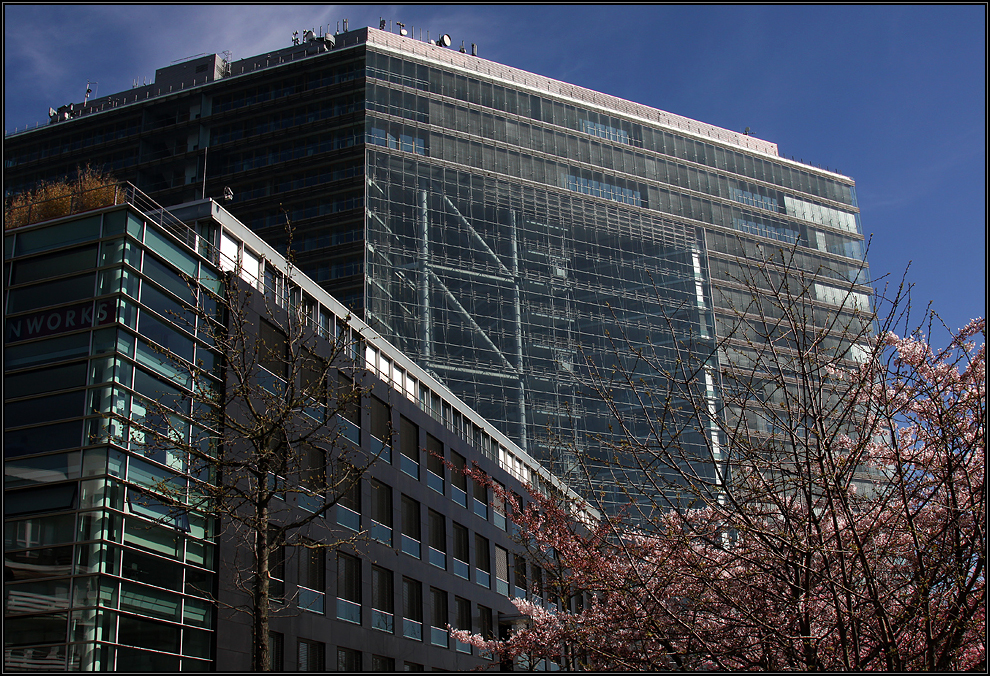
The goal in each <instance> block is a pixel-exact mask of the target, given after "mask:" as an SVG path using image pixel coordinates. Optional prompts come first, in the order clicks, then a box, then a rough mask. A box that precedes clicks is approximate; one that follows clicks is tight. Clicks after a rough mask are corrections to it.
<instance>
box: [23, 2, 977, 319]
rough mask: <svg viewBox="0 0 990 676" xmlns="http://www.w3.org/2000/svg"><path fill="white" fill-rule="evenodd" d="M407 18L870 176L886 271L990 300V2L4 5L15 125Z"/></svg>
mask: <svg viewBox="0 0 990 676" xmlns="http://www.w3.org/2000/svg"><path fill="white" fill-rule="evenodd" d="M380 18H384V19H386V20H387V21H402V22H403V23H405V24H406V27H407V29H411V30H413V31H414V33H413V34H414V35H415V36H416V37H419V35H420V33H422V36H423V38H424V39H425V38H426V35H427V31H429V35H430V37H432V38H436V37H437V35H438V34H441V33H448V34H450V36H451V38H452V39H453V44H454V47H455V48H456V47H458V46H460V44H461V42H462V41H463V42H464V43H465V44H466V45H468V46H470V44H471V43H477V44H478V45H479V56H480V57H481V58H486V59H491V60H493V61H498V62H501V63H505V64H508V65H511V66H516V67H518V68H522V69H525V70H528V71H531V72H534V73H539V74H541V75H546V76H549V77H552V78H555V79H559V80H564V81H566V82H572V83H574V84H578V85H581V86H584V87H588V88H591V89H596V90H599V91H603V92H606V93H609V94H613V95H615V96H619V97H622V98H625V99H629V100H632V101H636V102H639V103H644V104H647V105H650V106H654V107H656V108H660V109H662V110H667V111H670V112H672V113H676V114H678V115H685V116H687V117H691V118H694V119H697V120H700V121H703V122H708V123H710V124H715V125H718V126H721V127H725V128H727V129H733V130H736V131H742V130H743V129H745V128H746V127H750V128H751V129H752V133H753V135H754V136H757V137H759V138H763V139H767V140H769V141H773V142H774V143H777V144H778V146H779V148H780V153H781V155H784V156H787V157H791V156H793V157H794V158H795V159H799V160H804V161H806V162H809V163H814V164H817V165H821V166H823V167H824V166H828V167H829V168H831V169H836V168H838V170H839V171H841V172H842V173H844V174H846V175H849V176H851V177H853V178H854V179H855V180H856V184H857V191H858V195H859V205H860V208H861V209H862V222H863V228H864V231H865V232H866V234H867V235H868V236H869V235H872V236H873V242H872V245H871V248H870V252H869V261H870V267H871V270H872V275H873V277H874V279H878V278H880V277H882V276H883V275H885V274H887V275H890V279H891V281H892V282H893V283H895V284H896V283H898V282H899V281H900V278H901V275H902V273H903V272H904V270H905V268H906V267H907V266H908V264H909V263H910V266H911V267H910V271H909V272H908V281H910V282H912V283H913V284H914V285H915V286H914V291H913V301H914V305H915V307H916V308H919V309H920V308H923V307H924V306H925V305H927V303H928V302H932V303H933V307H934V308H935V310H936V311H937V312H938V313H939V314H940V315H941V317H942V318H943V319H944V320H945V322H946V324H948V325H949V327H950V328H957V327H960V326H962V325H963V324H965V323H966V322H967V321H968V320H969V319H970V318H972V317H976V316H980V315H984V314H985V307H986V228H985V223H986V66H985V64H986V8H985V7H984V6H983V5H963V6H919V5H909V6H890V5H877V6H856V5H852V6H850V5H836V6H705V5H693V6H675V7H669V6H643V5H632V6H622V5H608V6H600V5H576V6H568V5H547V6H532V5H470V6H468V5H423V6H418V5H356V6H347V5H299V6H291V5H290V6H286V5H279V6H270V5H244V6H235V5H215V6H213V5H195V6H193V5H142V6H127V5H64V6H59V5H5V6H4V129H5V132H10V131H13V130H14V129H15V128H17V129H23V128H24V127H25V126H26V125H30V126H33V125H34V124H35V123H36V122H39V121H41V122H44V121H46V120H47V112H48V108H49V106H52V107H55V108H57V107H58V106H60V105H62V104H65V103H69V102H78V101H81V100H82V98H83V95H84V93H85V89H86V81H87V80H90V81H95V82H98V83H99V85H98V88H97V91H96V93H97V94H98V95H107V94H111V93H115V92H118V91H122V90H125V89H128V88H130V87H131V86H132V84H133V83H134V81H135V80H136V81H138V82H139V83H141V82H144V81H145V80H147V81H148V82H150V81H151V80H152V79H153V78H154V74H155V69H156V68H161V67H162V66H166V65H168V64H169V63H171V62H172V61H175V60H179V59H183V58H185V57H188V56H193V55H196V54H202V53H214V52H216V53H220V52H223V51H224V50H229V51H231V52H232V54H233V58H234V59H238V58H244V57H247V56H251V55H254V54H258V53H261V52H264V51H267V50H272V49H277V48H281V47H285V46H288V45H289V44H290V41H291V35H292V32H293V31H296V30H298V31H300V32H302V31H303V30H305V29H310V28H312V29H316V30H317V32H319V31H320V28H319V27H320V26H322V27H323V29H322V30H323V31H324V32H325V31H326V29H327V26H329V27H330V30H331V32H332V31H334V30H337V26H338V25H339V24H340V22H342V21H343V20H344V19H347V20H348V21H349V26H350V28H357V27H360V26H365V25H371V26H378V22H379V19H380Z"/></svg>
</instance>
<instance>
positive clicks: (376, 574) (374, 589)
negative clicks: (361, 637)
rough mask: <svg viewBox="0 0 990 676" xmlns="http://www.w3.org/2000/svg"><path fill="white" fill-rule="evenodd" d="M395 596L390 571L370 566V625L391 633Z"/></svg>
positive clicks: (393, 629) (393, 627) (393, 626)
mask: <svg viewBox="0 0 990 676" xmlns="http://www.w3.org/2000/svg"><path fill="white" fill-rule="evenodd" d="M394 617H395V597H394V594H393V589H392V571H390V570H387V569H385V568H380V567H378V566H372V567H371V627H372V629H378V630H379V631H387V632H388V633H390V634H391V633H393V632H394V631H395V625H394Z"/></svg>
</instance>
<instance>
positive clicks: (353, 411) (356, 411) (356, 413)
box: [336, 371, 361, 446]
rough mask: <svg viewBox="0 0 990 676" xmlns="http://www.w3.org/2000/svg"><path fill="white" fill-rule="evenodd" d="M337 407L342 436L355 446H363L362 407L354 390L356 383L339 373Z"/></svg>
mask: <svg viewBox="0 0 990 676" xmlns="http://www.w3.org/2000/svg"><path fill="white" fill-rule="evenodd" d="M336 396H337V406H338V411H339V418H338V419H339V420H340V435H341V436H342V437H343V438H345V439H347V440H348V441H350V442H351V443H352V444H354V445H355V446H360V445H361V407H360V406H359V405H358V404H359V400H358V399H357V397H356V393H355V390H354V381H353V380H351V379H350V378H349V377H347V376H346V375H344V374H343V373H342V372H341V371H337V392H336Z"/></svg>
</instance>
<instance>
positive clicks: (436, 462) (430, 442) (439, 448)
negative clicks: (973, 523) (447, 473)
mask: <svg viewBox="0 0 990 676" xmlns="http://www.w3.org/2000/svg"><path fill="white" fill-rule="evenodd" d="M426 470H427V472H426V483H427V485H428V486H429V487H430V488H432V489H433V490H435V491H436V492H437V493H439V494H440V495H443V492H444V485H443V477H444V466H443V444H442V443H441V442H440V440H439V439H437V438H436V437H435V436H433V435H432V434H427V435H426Z"/></svg>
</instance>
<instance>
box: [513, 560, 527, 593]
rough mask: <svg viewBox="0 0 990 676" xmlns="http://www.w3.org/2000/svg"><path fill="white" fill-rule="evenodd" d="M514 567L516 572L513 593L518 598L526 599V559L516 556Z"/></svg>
mask: <svg viewBox="0 0 990 676" xmlns="http://www.w3.org/2000/svg"><path fill="white" fill-rule="evenodd" d="M515 563H516V565H515V566H514V568H515V572H516V585H515V590H514V591H513V593H514V594H515V595H516V596H517V597H519V598H526V592H527V591H528V589H527V588H526V558H525V557H523V556H520V555H519V554H516V562H515Z"/></svg>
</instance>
